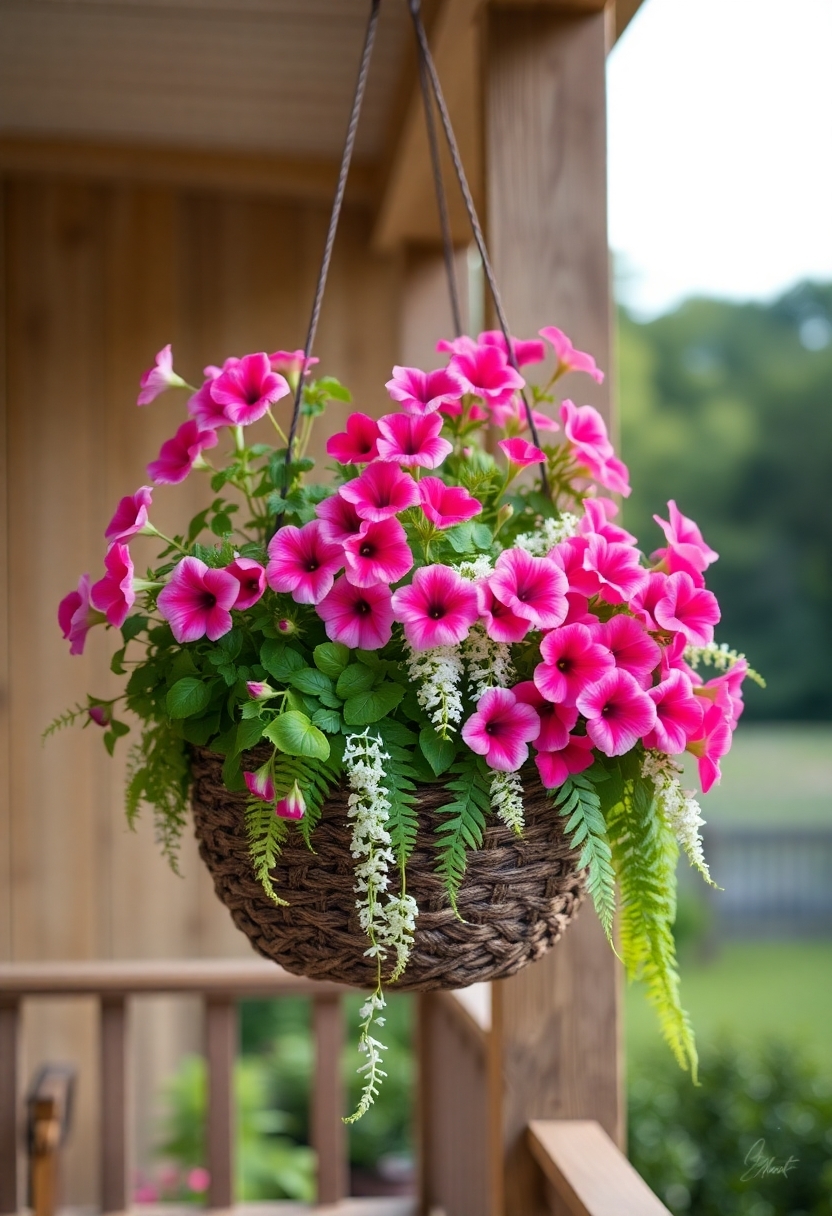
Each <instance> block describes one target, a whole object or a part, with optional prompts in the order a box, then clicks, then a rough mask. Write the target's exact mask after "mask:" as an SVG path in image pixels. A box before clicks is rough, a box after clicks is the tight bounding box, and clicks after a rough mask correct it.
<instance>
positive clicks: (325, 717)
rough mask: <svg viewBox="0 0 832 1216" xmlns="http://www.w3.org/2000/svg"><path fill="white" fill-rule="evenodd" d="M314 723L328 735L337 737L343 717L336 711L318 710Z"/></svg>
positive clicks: (313, 717) (313, 718)
mask: <svg viewBox="0 0 832 1216" xmlns="http://www.w3.org/2000/svg"><path fill="white" fill-rule="evenodd" d="M312 721H313V723H314V724H315V726H319V727H320V728H321V730H323V731H326V733H327V734H328V735H337V733H338V731H339V730H340V729H341V715H340V714H339V713H338V711H337V710H335V709H316V710H315V712H314V714H313V715H312Z"/></svg>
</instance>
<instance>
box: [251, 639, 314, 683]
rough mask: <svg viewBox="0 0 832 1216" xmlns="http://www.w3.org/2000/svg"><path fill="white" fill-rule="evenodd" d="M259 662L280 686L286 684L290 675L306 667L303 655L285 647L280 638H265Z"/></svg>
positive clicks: (289, 647)
mask: <svg viewBox="0 0 832 1216" xmlns="http://www.w3.org/2000/svg"><path fill="white" fill-rule="evenodd" d="M260 662H261V663H262V664H263V666H264V667H265V669H266V671H267V672H268V673H269V675H270V676H273V677H274V679H275V680H278V681H279V682H280V683H281V684H288V683H289V680H290V678H291V675H292V673H293V672H295V671H300V669H301V667H306V665H307V664H306V660H305V659H304V657H303V655H302V654H301V653H300V652H299V651H297V650H293V649H292V647H291V646H287V645H286V643H285V642H284V641H283V639H282V638H267V640H266V641H265V642H264V643H263V645H262V646H261V647H260Z"/></svg>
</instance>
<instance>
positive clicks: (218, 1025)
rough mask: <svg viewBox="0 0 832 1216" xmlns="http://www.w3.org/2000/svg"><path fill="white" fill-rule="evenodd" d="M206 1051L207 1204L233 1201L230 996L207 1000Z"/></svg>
mask: <svg viewBox="0 0 832 1216" xmlns="http://www.w3.org/2000/svg"><path fill="white" fill-rule="evenodd" d="M205 1039H206V1044H205V1054H206V1056H207V1059H208V1127H207V1136H206V1142H207V1148H208V1160H207V1166H208V1172H209V1174H210V1175H211V1182H210V1185H209V1187H208V1207H209V1208H214V1209H227V1208H230V1207H232V1205H233V1203H234V1136H235V1120H234V1062H235V1060H236V1058H237V1003H236V1001H235V1000H234V998H233V997H231V996H215V997H208V999H207V1000H206V1002H205Z"/></svg>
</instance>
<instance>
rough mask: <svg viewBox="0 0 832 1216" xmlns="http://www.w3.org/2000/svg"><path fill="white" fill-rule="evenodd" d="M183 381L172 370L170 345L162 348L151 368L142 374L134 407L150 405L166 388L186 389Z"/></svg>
mask: <svg viewBox="0 0 832 1216" xmlns="http://www.w3.org/2000/svg"><path fill="white" fill-rule="evenodd" d="M186 387H187V386H186V384H185V381H184V380H183V379H182V377H181V376H177V374H176V372H175V371H174V370H173V355H172V354H171V348H170V343H168V345H167V346H163V347H162V349H161V350H160V351H159V353H158V355H157V356H156V362H155V363H154V364H153V367H150V368H148V369H147V371H146V372H144V373H143V374H142V378H141V380H140V381H139V390H140V391H139V395H138V397H137V398H136V405H150V403H151V401H155V400H156V398H157V397H158V396H159V394H160V393H163V392H164V391H165V389H166V388H186Z"/></svg>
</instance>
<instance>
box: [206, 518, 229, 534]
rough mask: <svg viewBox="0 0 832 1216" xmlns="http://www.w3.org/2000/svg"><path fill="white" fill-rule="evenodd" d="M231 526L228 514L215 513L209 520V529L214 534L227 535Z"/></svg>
mask: <svg viewBox="0 0 832 1216" xmlns="http://www.w3.org/2000/svg"><path fill="white" fill-rule="evenodd" d="M232 527H233V525H232V523H231V516H230V515H225V514H220V515H215V516H214V518H213V519H212V520H211V531H212V532H213V533H214V535H215V536H228V534H229V532H230V531H231V529H232Z"/></svg>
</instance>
